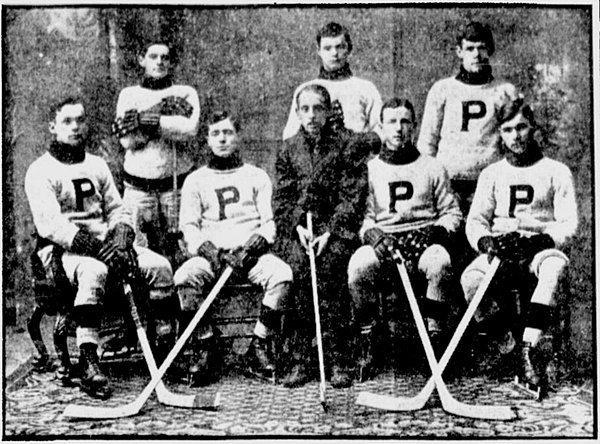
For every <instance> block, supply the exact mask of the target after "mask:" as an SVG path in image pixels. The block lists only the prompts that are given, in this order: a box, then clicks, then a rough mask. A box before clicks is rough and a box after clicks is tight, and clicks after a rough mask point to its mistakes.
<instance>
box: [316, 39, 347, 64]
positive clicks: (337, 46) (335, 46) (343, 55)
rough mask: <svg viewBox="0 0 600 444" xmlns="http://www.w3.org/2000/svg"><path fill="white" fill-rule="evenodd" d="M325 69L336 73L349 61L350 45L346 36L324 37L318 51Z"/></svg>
mask: <svg viewBox="0 0 600 444" xmlns="http://www.w3.org/2000/svg"><path fill="white" fill-rule="evenodd" d="M317 52H318V54H319V57H320V58H321V63H322V64H323V68H325V69H326V70H327V71H335V70H337V69H340V68H341V67H342V66H344V65H345V64H346V61H347V60H348V55H349V54H350V52H349V51H348V43H347V42H346V38H345V37H344V35H343V34H342V35H338V36H337V37H322V38H321V43H320V44H319V49H318V51H317Z"/></svg>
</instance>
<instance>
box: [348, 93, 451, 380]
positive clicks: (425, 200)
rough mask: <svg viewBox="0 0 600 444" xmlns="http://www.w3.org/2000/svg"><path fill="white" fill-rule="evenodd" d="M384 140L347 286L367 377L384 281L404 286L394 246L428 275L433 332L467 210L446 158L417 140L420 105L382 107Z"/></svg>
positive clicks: (395, 102)
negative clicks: (427, 152)
mask: <svg viewBox="0 0 600 444" xmlns="http://www.w3.org/2000/svg"><path fill="white" fill-rule="evenodd" d="M381 124H382V131H381V134H382V139H383V145H382V148H381V151H380V152H379V155H378V156H377V157H376V158H374V159H372V160H370V161H369V163H368V170H369V197H368V200H367V210H366V214H365V218H364V222H363V225H362V228H361V230H360V234H361V238H362V240H363V243H364V245H363V246H362V247H360V248H359V249H358V250H356V252H355V253H354V254H353V255H352V258H351V259H350V263H349V265H348V286H349V288H350V294H351V296H352V302H353V306H354V316H355V322H356V323H357V324H358V326H359V327H360V333H359V338H360V339H359V343H360V348H361V357H360V358H359V372H360V377H361V379H363V380H364V379H366V378H367V377H369V374H370V373H372V372H373V371H376V367H377V364H376V362H377V361H378V359H377V356H374V352H373V342H374V339H375V338H374V337H373V336H374V327H375V324H376V320H377V314H378V313H379V311H380V307H379V292H380V291H381V290H382V289H383V287H382V285H381V283H382V281H385V280H386V279H387V280H390V281H391V283H392V284H393V285H394V287H393V288H394V289H397V288H398V286H400V285H401V284H400V283H399V282H400V281H399V279H400V277H399V275H398V271H397V269H396V267H395V265H394V263H393V260H392V257H391V256H392V254H391V252H390V248H391V249H392V250H394V249H398V250H400V252H401V254H402V256H403V257H404V258H405V260H406V265H407V267H408V269H409V271H412V272H413V273H412V274H413V275H414V274H417V275H422V276H424V277H425V278H426V280H427V290H426V294H425V301H426V302H427V304H426V306H425V309H424V312H425V316H426V317H427V325H428V328H429V332H430V333H434V334H436V333H437V332H439V331H440V329H441V327H442V324H441V323H440V322H439V321H440V320H442V319H438V318H440V317H443V316H444V313H445V311H446V310H445V308H446V307H445V304H444V302H445V292H446V288H445V287H444V286H445V285H447V284H448V278H449V275H450V273H451V265H452V261H451V258H450V254H449V252H448V249H447V246H448V244H449V242H450V239H451V236H452V235H453V234H454V233H455V231H456V230H457V228H458V226H459V224H460V222H461V219H462V216H461V212H460V210H459V207H458V202H457V200H456V198H455V196H454V194H453V193H452V191H451V188H450V182H449V180H448V175H447V173H446V170H445V169H444V167H443V166H442V165H441V163H440V162H439V161H438V160H436V159H434V158H432V157H429V156H424V155H421V154H419V151H418V150H417V149H416V148H415V146H414V144H413V131H414V129H415V126H416V120H415V112H414V108H413V105H412V104H411V103H410V102H409V101H408V100H403V99H397V98H393V99H391V100H389V101H387V102H385V103H384V104H383V107H382V110H381Z"/></svg>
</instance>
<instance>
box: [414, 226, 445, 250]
mask: <svg viewBox="0 0 600 444" xmlns="http://www.w3.org/2000/svg"><path fill="white" fill-rule="evenodd" d="M419 231H421V232H422V233H423V235H424V237H425V239H426V242H425V243H427V247H429V246H430V245H433V244H440V245H446V243H447V242H448V240H449V239H450V233H448V230H446V229H445V228H444V227H442V226H441V225H429V226H427V227H425V228H421V229H420V230H419ZM427 247H425V248H427Z"/></svg>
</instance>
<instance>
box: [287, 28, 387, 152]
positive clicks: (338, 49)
mask: <svg viewBox="0 0 600 444" xmlns="http://www.w3.org/2000/svg"><path fill="white" fill-rule="evenodd" d="M351 52H352V40H351V39H350V33H349V32H348V30H347V29H346V28H345V27H343V26H341V25H339V24H337V23H333V22H332V23H328V24H327V25H325V26H324V27H323V28H321V29H320V30H319V32H318V33H317V54H318V55H319V58H320V59H321V68H320V71H319V77H318V78H317V79H314V80H311V81H309V82H306V83H303V84H302V85H300V86H299V87H298V88H297V89H296V91H295V92H294V96H293V97H292V106H291V108H290V115H289V117H288V121H287V124H286V126H285V129H284V130H283V140H286V139H289V138H290V137H292V136H294V135H295V134H296V133H297V132H298V130H299V129H300V125H301V123H300V119H299V118H298V114H297V112H296V106H297V98H298V94H299V92H300V91H301V90H303V89H304V87H305V86H306V85H307V84H310V83H314V84H319V85H323V86H324V87H325V88H326V89H327V91H328V92H329V94H330V96H331V100H332V102H336V101H338V102H339V103H340V105H341V108H342V112H343V115H344V124H345V126H346V128H348V129H350V130H352V131H355V132H368V131H378V130H379V111H380V109H381V96H380V95H379V91H377V88H376V87H375V85H374V84H373V83H372V82H370V81H368V80H365V79H360V78H358V77H355V76H354V75H353V74H352V71H351V70H350V65H349V64H348V57H349V56H350V53H351Z"/></svg>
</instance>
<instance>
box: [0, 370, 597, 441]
mask: <svg viewBox="0 0 600 444" xmlns="http://www.w3.org/2000/svg"><path fill="white" fill-rule="evenodd" d="M142 369H143V366H141V365H140V363H139V362H138V363H137V364H136V363H132V364H131V363H130V364H129V367H127V366H126V367H125V368H124V367H123V365H121V366H119V367H118V368H117V367H116V366H113V367H111V368H110V369H109V373H110V377H111V381H112V384H113V387H114V394H113V396H112V398H111V399H109V400H107V401H98V400H94V399H91V398H89V397H87V396H86V395H85V394H83V393H82V392H80V391H79V389H77V388H63V387H60V386H59V385H57V383H56V382H55V381H54V380H53V375H52V374H51V373H44V374H36V373H32V372H31V371H29V370H28V369H27V368H24V369H21V371H20V372H17V374H16V377H14V378H13V379H14V380H13V381H9V384H8V385H7V386H6V387H5V398H4V438H5V439H26V438H33V439H35V438H39V439H50V438H86V437H87V438H90V437H94V438H98V437H101V436H107V437H114V438H116V437H132V436H134V435H135V437H136V438H140V437H169V436H170V437H175V436H177V437H203V436H206V437H210V436H220V435H223V436H232V437H243V436H252V437H257V436H261V435H264V436H268V437H274V436H282V437H283V436H285V437H294V436H298V437H322V436H336V437H356V436H377V437H398V438H400V437H401V438H411V437H413V438H437V437H444V438H494V439H498V438H538V439H539V438H588V439H589V438H594V437H597V424H596V423H595V418H596V412H595V409H594V405H593V395H592V393H593V390H592V388H591V387H590V386H588V387H576V386H574V385H569V384H563V385H562V386H561V387H560V388H559V389H558V390H557V392H555V393H551V394H550V397H549V398H548V399H546V400H544V401H543V402H537V401H535V400H533V399H532V398H531V397H530V396H528V395H527V394H524V393H523V392H521V391H519V390H516V389H515V388H514V385H513V384H512V383H511V382H510V381H509V380H506V379H500V380H498V379H495V378H491V377H489V376H475V377H473V376H468V377H459V378H454V379H448V380H447V381H446V382H447V384H448V388H449V390H450V392H451V393H452V394H453V395H454V396H455V397H456V398H457V399H458V400H460V401H462V402H467V403H471V404H475V403H477V404H488V405H496V404H508V405H511V406H515V407H517V409H518V412H519V418H518V419H516V420H513V421H491V420H475V419H469V418H464V417H459V416H454V415H451V414H448V413H446V412H445V411H444V410H443V409H442V408H441V405H440V401H439V398H438V397H437V394H434V395H433V396H432V397H431V399H430V400H429V401H428V403H427V405H426V406H425V408H424V409H422V410H417V411H413V412H401V413H398V412H387V411H381V410H374V409H371V408H367V407H363V406H359V405H356V404H355V401H356V397H357V395H358V393H359V392H361V391H369V392H373V393H381V394H390V395H394V396H399V395H403V396H414V395H415V394H416V393H418V391H419V390H420V389H421V388H422V387H423V385H424V384H425V383H426V378H427V376H423V375H419V374H416V373H415V372H412V373H411V372H408V373H407V374H401V375H394V373H393V372H391V371H389V372H386V373H383V374H381V375H379V376H378V377H377V378H375V379H374V380H371V381H368V382H365V383H357V384H355V385H354V386H353V387H352V388H349V389H332V388H331V387H330V386H328V390H327V400H328V405H329V409H328V411H327V412H324V411H323V409H322V408H321V406H320V404H319V400H318V383H317V382H316V381H315V382H311V383H309V384H307V385H306V386H304V387H301V388H297V389H287V388H284V387H283V386H281V385H272V384H268V383H265V382H260V381H256V380H252V379H248V378H245V377H244V376H242V375H240V374H236V373H235V372H230V373H229V374H227V375H226V376H225V377H224V378H223V379H221V381H219V382H218V383H216V384H213V385H211V386H209V387H208V388H204V389H190V388H188V387H186V386H185V385H183V384H169V388H170V389H171V390H172V391H176V392H183V393H194V391H195V390H202V391H203V392H204V393H207V394H215V393H216V392H217V391H218V392H220V394H221V406H220V408H219V409H218V410H217V411H201V410H190V409H181V408H174V407H168V406H164V405H161V404H159V403H158V401H157V400H156V397H155V396H152V397H151V399H150V400H149V401H148V403H147V404H146V405H145V406H144V408H143V409H142V412H141V413H140V414H139V415H137V416H134V417H130V418H124V419H120V420H107V421H87V420H83V421H82V420H78V421H73V420H67V419H66V418H64V417H63V416H62V412H63V410H64V408H65V407H66V406H67V405H69V404H71V403H77V404H87V405H97V404H100V405H106V406H118V405H121V404H124V403H127V402H130V401H132V400H134V399H135V398H136V396H138V395H139V393H140V392H141V391H142V390H143V388H144V386H145V385H146V384H147V383H148V382H149V377H148V376H147V375H146V374H145V373H144V372H143V370H142ZM19 373H20V374H19Z"/></svg>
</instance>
